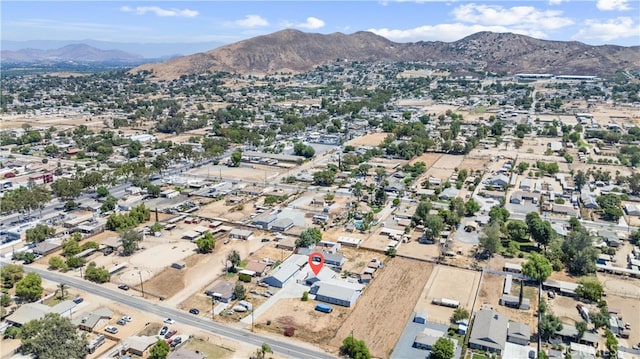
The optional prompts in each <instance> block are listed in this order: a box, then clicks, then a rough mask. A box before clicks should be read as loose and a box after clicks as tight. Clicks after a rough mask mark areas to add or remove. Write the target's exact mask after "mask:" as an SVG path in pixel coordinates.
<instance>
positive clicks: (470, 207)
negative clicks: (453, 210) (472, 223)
mask: <svg viewBox="0 0 640 359" xmlns="http://www.w3.org/2000/svg"><path fill="white" fill-rule="evenodd" d="M479 210H480V205H479V204H478V202H476V201H474V200H473V199H470V200H468V201H467V203H465V204H464V212H465V215H467V216H473V215H474V214H475V213H476V212H478V211H479Z"/></svg>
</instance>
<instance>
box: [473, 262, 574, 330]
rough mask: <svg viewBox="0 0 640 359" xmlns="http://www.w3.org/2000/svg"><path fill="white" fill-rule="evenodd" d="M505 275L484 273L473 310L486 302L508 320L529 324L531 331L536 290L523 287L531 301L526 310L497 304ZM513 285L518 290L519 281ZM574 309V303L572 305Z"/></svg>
mask: <svg viewBox="0 0 640 359" xmlns="http://www.w3.org/2000/svg"><path fill="white" fill-rule="evenodd" d="M504 280H505V276H502V275H498V274H487V273H484V274H483V276H482V282H481V284H480V291H479V293H478V299H477V301H476V306H475V308H474V310H479V309H480V307H481V306H482V305H483V304H488V305H490V306H491V307H493V309H495V310H496V311H497V312H498V313H501V314H505V315H507V316H508V317H509V319H510V320H516V321H521V322H523V323H527V324H529V326H530V327H531V330H532V332H533V331H534V329H535V321H534V319H535V317H534V314H535V312H536V311H537V310H538V290H537V288H535V287H524V291H523V292H524V293H523V296H524V297H525V298H529V300H530V301H531V309H530V310H528V311H524V310H518V309H512V308H508V307H505V306H503V305H500V304H499V300H500V297H501V296H502V288H503V287H504ZM514 287H517V288H518V290H519V282H518V281H514ZM574 310H575V305H574Z"/></svg>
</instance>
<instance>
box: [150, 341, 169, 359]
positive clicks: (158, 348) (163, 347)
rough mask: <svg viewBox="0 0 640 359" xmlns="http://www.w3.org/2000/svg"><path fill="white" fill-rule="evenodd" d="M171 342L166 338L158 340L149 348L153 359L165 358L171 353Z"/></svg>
mask: <svg viewBox="0 0 640 359" xmlns="http://www.w3.org/2000/svg"><path fill="white" fill-rule="evenodd" d="M170 349H171V348H170V347H169V343H167V342H166V341H165V340H162V339H160V340H158V341H157V342H156V343H155V344H154V345H153V346H152V347H151V350H149V358H151V359H165V358H166V357H167V355H169V350H170Z"/></svg>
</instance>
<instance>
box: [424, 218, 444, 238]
mask: <svg viewBox="0 0 640 359" xmlns="http://www.w3.org/2000/svg"><path fill="white" fill-rule="evenodd" d="M443 229H444V220H443V219H442V217H441V216H439V215H437V214H428V215H427V217H426V218H425V220H424V237H425V238H426V239H428V240H430V241H435V240H436V238H439V237H440V232H442V230H443Z"/></svg>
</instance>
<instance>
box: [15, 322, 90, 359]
mask: <svg viewBox="0 0 640 359" xmlns="http://www.w3.org/2000/svg"><path fill="white" fill-rule="evenodd" d="M20 338H21V341H22V343H21V346H20V351H21V352H22V353H23V354H31V355H33V356H35V357H36V358H48V359H68V358H85V357H86V356H87V344H88V343H87V339H86V335H84V334H82V335H80V334H79V333H78V331H77V329H76V326H75V325H74V324H73V323H71V319H69V318H64V317H61V316H60V315H59V314H54V313H47V314H45V316H44V318H42V319H38V320H32V321H30V322H27V323H25V324H24V325H23V326H22V331H21V334H20ZM53 343H55V345H52V344H53Z"/></svg>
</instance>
